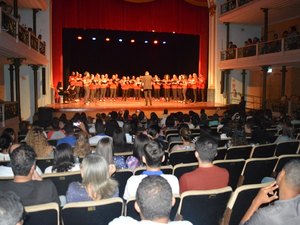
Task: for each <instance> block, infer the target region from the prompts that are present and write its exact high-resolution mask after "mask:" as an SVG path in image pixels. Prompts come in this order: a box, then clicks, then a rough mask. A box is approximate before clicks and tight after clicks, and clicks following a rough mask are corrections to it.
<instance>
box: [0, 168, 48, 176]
mask: <svg viewBox="0 0 300 225" xmlns="http://www.w3.org/2000/svg"><path fill="white" fill-rule="evenodd" d="M35 170H36V172H37V173H38V175H40V176H42V175H43V172H42V171H41V169H40V168H39V167H38V166H36V167H35ZM0 177H14V172H13V171H12V168H11V167H10V166H0Z"/></svg>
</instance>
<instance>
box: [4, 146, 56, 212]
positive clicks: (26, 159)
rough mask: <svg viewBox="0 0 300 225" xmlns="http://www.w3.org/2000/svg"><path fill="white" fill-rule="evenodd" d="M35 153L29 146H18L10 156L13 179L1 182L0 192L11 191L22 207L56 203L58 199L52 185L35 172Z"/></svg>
mask: <svg viewBox="0 0 300 225" xmlns="http://www.w3.org/2000/svg"><path fill="white" fill-rule="evenodd" d="M35 158H36V153H35V152H34V150H33V149H32V148H31V147H30V146H29V145H20V146H19V147H17V148H16V149H15V150H14V151H13V152H12V153H11V154H10V159H11V167H12V170H13V173H14V179H13V180H10V181H3V182H1V185H0V191H13V192H15V193H16V194H17V195H18V196H19V197H20V198H21V201H22V203H23V204H24V206H27V205H36V204H42V203H48V202H57V203H58V204H59V198H58V195H57V190H56V187H55V186H54V184H53V183H52V182H51V181H50V180H42V179H41V177H40V176H39V175H38V174H37V173H36V170H35Z"/></svg>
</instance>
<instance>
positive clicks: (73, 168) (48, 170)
mask: <svg viewBox="0 0 300 225" xmlns="http://www.w3.org/2000/svg"><path fill="white" fill-rule="evenodd" d="M68 171H69V172H73V171H80V164H79V163H75V164H74V166H73V167H72V168H71V169H69V170H68ZM44 173H45V174H46V173H56V171H52V166H48V167H47V168H46V169H45V172H44Z"/></svg>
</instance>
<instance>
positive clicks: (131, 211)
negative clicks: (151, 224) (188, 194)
mask: <svg viewBox="0 0 300 225" xmlns="http://www.w3.org/2000/svg"><path fill="white" fill-rule="evenodd" d="M174 198H175V204H174V206H173V207H172V209H171V213H170V220H171V221H173V220H174V219H175V217H176V215H177V211H178V207H179V204H180V196H179V195H174ZM134 203H135V198H129V199H128V200H127V202H126V207H125V213H124V215H125V216H130V217H131V218H133V219H135V220H139V221H140V220H141V217H140V214H139V213H138V212H137V211H136V210H135V208H134Z"/></svg>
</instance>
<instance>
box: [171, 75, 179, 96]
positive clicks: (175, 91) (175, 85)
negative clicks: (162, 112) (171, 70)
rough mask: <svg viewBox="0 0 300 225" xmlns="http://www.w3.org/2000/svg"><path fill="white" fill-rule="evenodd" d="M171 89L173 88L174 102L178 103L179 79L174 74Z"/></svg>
mask: <svg viewBox="0 0 300 225" xmlns="http://www.w3.org/2000/svg"><path fill="white" fill-rule="evenodd" d="M171 87H172V94H173V100H174V101H177V99H178V78H177V75H176V74H173V77H172V82H171Z"/></svg>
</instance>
